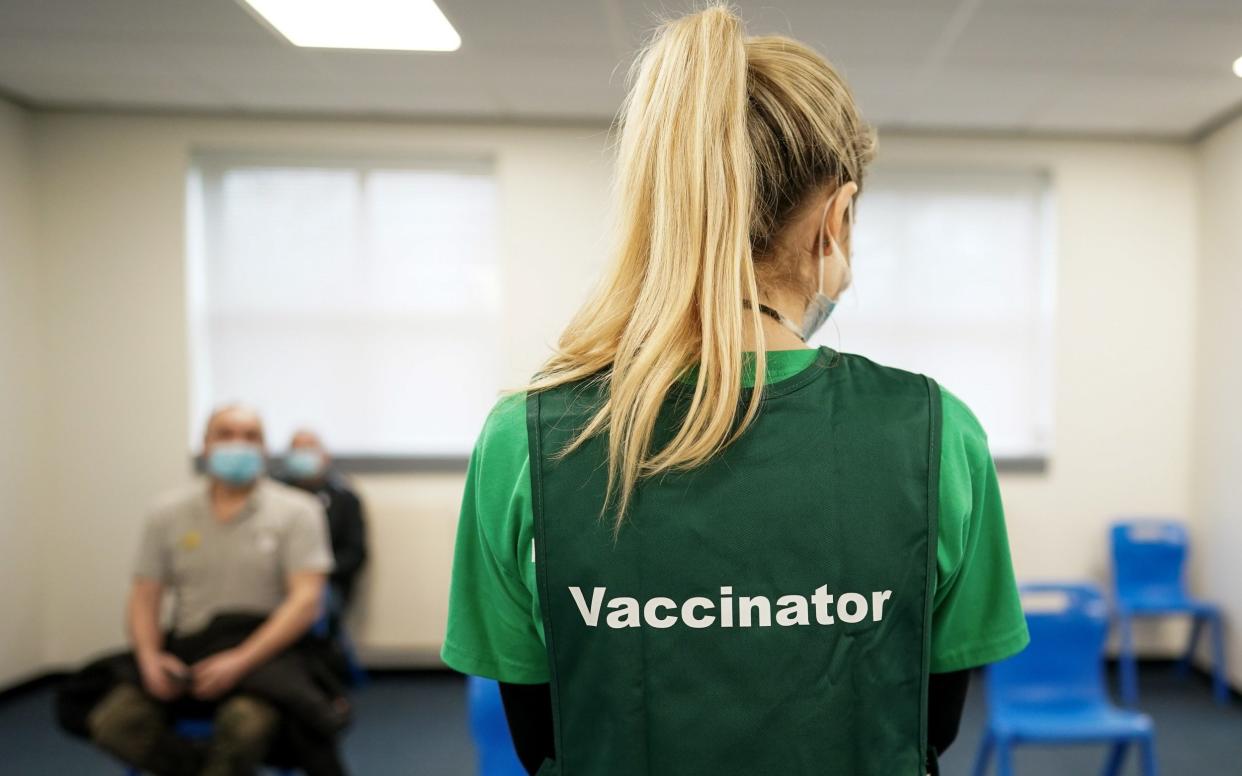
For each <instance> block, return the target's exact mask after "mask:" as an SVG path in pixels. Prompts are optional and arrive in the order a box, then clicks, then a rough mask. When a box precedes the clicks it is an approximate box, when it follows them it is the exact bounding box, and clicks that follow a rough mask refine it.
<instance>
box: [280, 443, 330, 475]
mask: <svg viewBox="0 0 1242 776" xmlns="http://www.w3.org/2000/svg"><path fill="white" fill-rule="evenodd" d="M285 473H287V474H288V475H289V476H290V477H292V478H293V479H295V480H313V479H315V478H316V477H318V476H319V475H320V474H322V473H323V454H322V453H320V452H319V451H318V450H305V449H302V450H290V451H289V454H288V455H286V456H285Z"/></svg>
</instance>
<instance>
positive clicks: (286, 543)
mask: <svg viewBox="0 0 1242 776" xmlns="http://www.w3.org/2000/svg"><path fill="white" fill-rule="evenodd" d="M207 489H208V484H207V482H206V481H200V482H198V483H196V484H194V485H193V486H191V487H188V488H185V489H183V490H180V491H177V492H175V493H172V494H169V495H168V496H166V497H164V498H162V499H160V500H159V502H158V503H157V504H156V506H155V508H154V509H153V510H152V511H151V514H150V516H149V517H148V519H147V524H146V528H145V530H144V531H143V535H142V544H141V547H140V549H139V551H138V561H137V563H136V565H135V568H134V574H135V576H138V577H142V578H145V579H152V580H155V581H157V582H160V583H162V584H163V585H164V587H165V589H167V590H170V591H171V592H172V594H173V629H174V631H175V632H176V633H178V634H185V633H193V632H194V631H197V630H200V629H202V628H203V627H205V626H206V625H207V623H209V622H210V621H211V618H212V617H214V616H215V615H217V614H220V613H224V612H230V613H241V612H245V613H251V614H261V615H262V614H269V613H271V612H272V611H273V610H274V609H276V607H277V606H279V605H280V603H281V602H282V601H283V600H284V598H285V594H286V592H287V590H286V580H287V578H288V575H289V574H292V573H294V572H298V571H317V572H322V573H325V574H326V573H328V572H329V571H331V570H332V546H331V544H330V543H329V541H328V530H327V518H326V517H325V515H324V511H323V505H322V504H320V503H319V501H318V500H317V499H316V498H314V497H313V496H311V495H309V494H306V493H303V492H302V491H299V490H297V489H295V488H291V487H289V486H287V485H282V484H280V483H279V482H275V481H273V480H269V479H267V478H263V479H261V480H260V481H259V484H258V485H256V486H255V489H254V491H253V493H252V494H251V496H250V500H249V501H248V502H247V503H246V505H245V506H244V507H243V508H242V511H241V512H240V513H239V514H238V515H237V516H236V517H234V518H233V519H232V520H230V521H228V522H221V521H219V520H216V519H215V517H214V516H213V515H212V512H211V502H210V501H209V497H208V490H207Z"/></svg>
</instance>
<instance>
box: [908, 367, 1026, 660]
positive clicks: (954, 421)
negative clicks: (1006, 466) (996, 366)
mask: <svg viewBox="0 0 1242 776" xmlns="http://www.w3.org/2000/svg"><path fill="white" fill-rule="evenodd" d="M941 396H942V410H943V412H942V417H943V424H942V437H941V453H940V536H939V542H938V545H937V552H936V566H937V584H936V593H935V600H934V603H933V611H932V654H931V670H932V672H933V673H947V672H950V671H961V670H964V669H967V668H974V667H976V666H981V665H986V664H988V663H994V662H996V661H998V660H1003V659H1004V658H1007V657H1010V656H1011V655H1015V654H1017V653H1018V652H1021V651H1022V649H1023V648H1025V647H1026V645H1027V642H1028V641H1030V637H1029V636H1028V634H1027V628H1026V618H1025V617H1024V616H1023V614H1022V604H1021V601H1020V599H1019V597H1018V589H1017V583H1016V582H1015V580H1014V573H1013V562H1012V560H1011V559H1010V555H1009V537H1008V534H1007V533H1006V530H1005V510H1004V506H1003V505H1002V503H1001V494H1000V488H999V485H998V482H997V477H996V465H995V464H994V463H993V461H992V454H991V452H990V451H989V450H988V441H987V435H986V434H985V433H984V431H983V428H982V427H981V426H980V425H979V421H978V420H977V419H976V418H975V416H974V414H973V413H971V411H970V409H969V408H967V406H966V405H965V404H963V403H962V401H961V400H960V399H958V398H957V397H956V396H954V395H952V394H951V393H949V392H948V391H945V390H943V389H941Z"/></svg>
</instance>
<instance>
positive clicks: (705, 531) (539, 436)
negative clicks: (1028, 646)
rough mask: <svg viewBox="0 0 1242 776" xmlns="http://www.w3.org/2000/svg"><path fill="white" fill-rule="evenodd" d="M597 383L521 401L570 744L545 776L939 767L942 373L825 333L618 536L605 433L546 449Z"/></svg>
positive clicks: (869, 774) (656, 485)
mask: <svg viewBox="0 0 1242 776" xmlns="http://www.w3.org/2000/svg"><path fill="white" fill-rule="evenodd" d="M602 390H603V388H602V387H601V385H600V383H598V382H593V381H583V382H580V383H577V384H574V385H567V386H561V387H558V388H556V389H552V390H549V391H543V392H535V393H531V394H530V396H529V397H528V399H527V426H528V431H529V438H530V460H531V481H532V486H533V500H534V505H533V506H534V515H535V554H536V569H537V576H538V583H539V599H540V604H541V607H542V611H543V618H544V636H545V641H546V644H547V649H548V658H549V665H550V668H551V677H552V679H551V683H552V708H553V717H554V725H555V736H556V741H555V744H556V758H557V759H556V761H555V762H552V761H549V762H547V763H545V764H544V767H543V768H542V769H541V770H540V772H539V773H540V774H559V775H560V776H606V775H611V774H616V775H617V776H642V775H643V774H655V775H658V776H663V775H665V774H668V775H670V776H695V775H697V774H702V775H703V776H728V774H738V775H739V776H740V775H741V774H746V776H768V775H769V774H781V775H782V776H785V775H790V776H792V775H795V774H834V775H836V776H915V775H916V774H918V775H919V776H921V775H922V774H923V773H925V738H926V727H927V720H926V708H927V678H928V661H929V653H930V623H931V601H932V594H933V591H934V587H935V568H936V567H935V549H936V518H937V503H938V493H937V488H938V484H939V472H938V468H939V462H940V406H941V405H940V394H939V388H938V386H937V385H936V383H935V382H933V381H932V380H930V379H929V378H926V377H923V376H921V375H914V374H911V373H908V372H903V371H900V370H897V369H890V368H887V367H882V366H879V365H877V364H875V363H873V362H871V361H868V360H867V359H865V358H862V357H859V356H853V355H844V354H838V353H835V352H834V351H832V350H829V349H827V348H821V350H820V356H819V357H818V358H816V360H815V362H814V363H813V364H812V365H811V366H810V367H808V368H806V369H804V370H803V371H801V372H799V373H798V374H796V375H794V376H792V377H789V378H787V379H785V380H781V381H779V382H776V383H772V384H769V385H768V386H766V387H765V389H764V394H765V396H764V400H763V405H762V408H761V410H760V412H759V415H758V419H757V420H756V421H755V423H754V424H753V425H752V426H751V427H750V428H749V429H747V431H746V433H745V434H744V435H743V436H742V437H741V438H740V439H739V440H737V441H736V442H735V443H734V444H732V445H730V446H729V447H728V448H726V449H725V450H724V451H723V452H722V453H721V454H719V455H718V456H717V457H716V458H714V459H713V460H711V461H710V462H709V463H707V464H705V465H704V466H702V467H700V468H697V469H694V470H692V471H688V472H683V473H675V474H667V475H662V476H659V477H656V478H653V479H649V480H645V481H643V482H642V483H641V484H640V485H639V487H638V489H637V491H636V495H635V497H634V499H633V501H632V505H631V508H630V514H629V516H628V517H627V520H626V523H625V524H624V526H623V527H622V529H621V532H620V535H619V537H618V538H617V539H616V540H615V541H614V539H613V534H612V523H611V518H610V517H605V518H604V519H603V520H602V521H601V520H600V517H599V513H600V505H601V503H602V501H603V498H604V491H605V487H606V479H607V471H606V461H607V457H606V456H607V444H606V439H605V438H604V437H602V436H597V437H595V438H594V439H591V440H590V441H588V442H587V443H585V444H584V445H583V446H582V447H580V448H579V449H578V450H576V451H574V453H572V454H571V455H569V456H567V457H565V458H563V459H561V460H559V461H557V460H554V459H553V456H554V454H555V453H556V452H557V451H559V450H561V449H562V448H563V447H564V446H565V445H566V444H567V443H568V442H570V441H571V440H572V439H573V438H574V436H575V432H576V431H577V430H578V429H580V428H582V427H583V426H584V425H585V424H586V422H587V421H588V419H589V418H590V417H591V416H592V414H593V413H594V411H595V409H596V408H597V407H598V404H599V401H600V400H601V396H602ZM692 390H693V387H692V386H690V385H681V384H679V385H677V386H675V387H674V388H673V389H672V390H671V391H670V393H669V395H668V396H667V397H666V399H665V402H664V405H663V408H662V410H661V414H660V418H659V420H658V422H657V426H656V437H655V443H656V444H657V445H662V444H664V443H665V442H666V441H667V440H668V439H670V438H671V436H672V434H673V433H674V431H675V429H676V427H677V424H678V420H679V418H680V417H682V413H683V412H684V409H685V407H686V406H687V403H688V401H689V398H690V393H691V391H692ZM749 392H750V389H747V391H746V395H745V396H744V400H745V399H747V398H749Z"/></svg>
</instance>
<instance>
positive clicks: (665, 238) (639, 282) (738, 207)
mask: <svg viewBox="0 0 1242 776" xmlns="http://www.w3.org/2000/svg"><path fill="white" fill-rule="evenodd" d="M756 46H758V47H759V49H761V50H759V51H756V50H755V49H756ZM773 46H775V50H771V49H773ZM808 55H809V57H810V59H809V60H808V59H807V57H808ZM756 58H758V59H760V60H766V61H767V62H768V65H767V66H766V69H765V70H764V72H763V73H756V72H755V69H754V66H755V60H756ZM800 63H801V64H800ZM807 63H809V67H808V65H807ZM800 69H801V71H805V72H800ZM768 71H771V72H768ZM781 71H785V72H787V73H789V74H791V75H792V78H793V81H794V83H785V82H783V81H782V78H781ZM808 72H809V73H810V75H811V81H812V82H815V83H813V88H810V89H808V88H806V86H805V85H804V84H803V85H800V84H799V83H797V81H798V79H799V78H803V77H805V75H806V73H808ZM773 79H775V81H774V80H773ZM820 82H831V83H832V84H839V85H840V90H838V89H836V87H835V86H834V87H833V88H831V89H828V90H827V91H829V92H834V93H835V94H834V96H835V97H837V98H840V96H841V94H840V93H841V92H843V94H844V97H845V98H846V100H847V102H848V105H847V106H844V107H841V106H826V105H823V104H822V103H821V104H819V105H815V104H814V103H815V102H816V101H817V100H818V99H822V98H823V96H824V93H825V91H826V90H825V89H824V88H822V83H820ZM757 86H758V87H759V88H760V92H761V93H759V94H757V93H756V87H757ZM791 90H792V92H793V93H795V94H793V95H791V94H790V93H789V92H791ZM786 107H788V108H789V110H786ZM808 110H809V111H811V112H817V111H819V112H824V113H827V114H829V119H828V121H829V122H832V123H836V122H835V119H836V118H838V117H839V116H841V115H845V114H848V116H851V117H852V118H853V122H852V124H854V125H857V126H854V127H853V130H856V131H853V134H854V135H863V134H867V132H865V131H862V130H859V127H861V126H862V125H861V122H859V121H858V120H857V114H856V112H855V110H854V108H853V100H852V98H851V97H850V96H849V93H848V90H845V89H844V85H843V84H841V83H840V80H839V79H838V78H837V77H836V74H835V73H834V72H832V69H831V67H830V66H829V65H828V64H827V63H826V62H824V61H823V60H822V59H821V58H819V57H818V55H815V54H814V52H811V51H810V50H809V49H807V48H806V47H804V46H802V45H801V44H798V43H795V42H794V41H789V40H787V39H784V38H759V39H753V40H751V41H747V39H746V38H745V36H744V31H743V29H742V24H741V21H740V20H739V19H738V18H737V17H736V16H735V15H734V14H733V13H731V12H730V11H729V10H727V9H726V8H723V7H712V8H709V9H707V10H704V11H702V12H700V13H697V14H693V15H690V16H686V17H683V18H681V19H677V20H674V21H671V22H668V23H666V24H665V25H664V26H663V27H662V28H661V29H660V31H659V33H658V34H657V36H656V37H655V39H654V40H653V42H652V43H651V44H650V45H649V46H648V48H647V49H646V51H645V52H644V53H643V55H642V57H641V58H640V59H639V60H638V61H637V62H636V74H635V76H634V80H633V85H632V87H631V90H630V92H629V95H628V97H627V99H626V102H625V105H624V107H623V109H622V132H621V136H620V141H619V148H618V158H617V177H616V182H615V186H616V192H615V195H616V199H617V205H618V212H617V222H618V235H617V245H616V247H615V249H614V255H613V260H612V263H611V266H610V270H609V272H608V274H607V276H606V277H605V278H604V281H603V282H602V283H601V284H600V286H599V288H598V289H597V290H596V292H595V293H594V294H593V295H592V297H591V298H590V299H589V300H588V301H587V303H586V304H585V305H584V306H583V307H582V309H581V310H580V311H579V312H578V314H577V315H576V316H575V318H574V319H573V320H572V321H571V322H570V324H569V326H568V327H567V328H566V330H565V332H564V333H563V334H562V336H561V339H560V341H559V343H558V345H557V348H556V353H555V354H554V355H553V356H552V358H550V359H549V360H548V362H547V363H546V364H545V365H544V367H543V368H542V369H541V371H540V373H539V374H538V375H537V376H536V378H535V379H534V381H533V382H532V383H531V384H530V385H528V386H526V390H528V391H538V390H545V389H548V388H551V387H554V386H557V385H561V384H564V383H569V382H574V381H577V380H580V379H583V378H586V377H590V376H592V375H596V374H599V373H602V374H603V379H605V380H606V381H607V391H606V399H605V401H604V403H603V404H602V406H601V407H600V408H599V410H598V412H597V413H596V414H595V415H594V417H593V418H592V419H591V420H590V422H589V423H588V424H587V426H586V427H585V428H584V429H582V431H581V433H580V434H579V436H578V437H577V438H576V439H575V441H574V442H573V443H572V444H571V445H569V446H568V447H567V448H566V449H565V450H563V451H561V455H565V454H568V453H569V452H571V451H572V450H574V449H575V448H576V447H577V446H578V445H580V444H581V443H582V442H583V441H584V440H586V439H588V438H590V437H592V436H593V435H595V434H599V433H607V435H608V456H609V458H608V494H609V502H608V503H605V505H604V508H605V510H607V509H608V507H609V506H610V505H612V504H613V503H614V501H615V508H616V518H615V520H616V522H615V525H616V528H617V529H618V530H619V528H620V525H621V523H622V521H623V519H624V516H625V513H626V510H627V508H628V506H629V503H630V501H631V499H632V497H633V492H634V488H635V487H636V484H637V483H638V481H639V480H641V479H643V478H646V477H649V476H652V475H655V474H658V473H661V472H665V471H680V470H688V469H693V468H695V467H697V466H699V465H701V464H703V463H705V462H706V461H708V460H709V459H711V458H712V457H713V456H715V455H716V454H717V453H719V452H720V451H721V450H722V449H723V448H724V447H725V446H727V445H728V444H730V443H732V442H733V441H734V440H735V439H736V438H737V437H738V436H740V435H741V434H742V433H743V432H744V431H745V429H746V427H747V426H748V425H749V424H750V423H751V422H752V421H753V420H754V418H755V416H756V414H757V412H758V410H759V406H760V399H761V396H762V390H763V384H764V372H765V370H766V357H765V352H764V350H763V348H761V347H760V348H758V349H757V351H756V353H755V364H754V368H755V390H754V391H753V392H752V394H751V396H750V399H749V401H748V402H747V403H746V406H745V408H744V411H743V412H742V413H741V416H740V417H739V414H738V411H739V409H740V408H739V403H740V402H741V399H742V385H741V383H742V369H743V352H744V351H743V347H744V346H743V343H744V341H745V340H744V335H743V332H744V327H749V329H750V330H751V333H752V335H753V338H754V341H755V342H762V341H763V336H762V324H761V320H760V318H759V315H760V313H759V312H758V311H757V310H751V309H746V308H744V307H743V305H742V300H743V299H759V298H760V293H759V290H760V289H759V286H760V280H761V278H760V275H761V274H763V273H765V271H766V272H767V274H770V275H772V277H773V282H777V281H776V280H775V278H776V277H778V276H782V275H788V274H789V273H788V271H787V268H778V267H776V266H775V265H777V264H780V263H781V262H780V261H779V259H780V257H778V256H776V255H775V254H774V252H773V251H772V250H771V248H772V244H773V243H772V238H773V236H774V235H775V233H776V231H777V230H778V229H779V228H780V227H781V226H783V223H782V222H783V221H785V220H788V219H789V218H790V217H791V216H792V213H793V208H791V207H789V202H790V198H791V197H797V198H799V199H801V198H803V197H804V196H805V195H806V194H808V193H810V189H811V188H813V187H818V186H824V185H830V184H832V183H834V182H835V183H837V184H839V183H841V182H843V180H845V179H852V180H856V181H858V182H860V183H861V172H862V170H861V166H862V163H865V158H863V157H864V156H866V154H863V155H860V154H858V153H856V150H857V149H855V148H854V147H853V146H854V145H857V143H856V142H855V143H847V142H845V141H843V140H842V139H841V138H840V137H837V135H839V134H842V133H841V132H839V130H840V129H841V127H840V126H836V127H830V128H829V127H825V121H824V120H821V119H818V118H815V117H814V116H803V115H795V114H803V113H804V112H806V111H808ZM791 111H792V112H791ZM825 130H826V131H825ZM811 135H819V137H811ZM825 136H828V137H825ZM868 138H869V135H868ZM791 144H792V147H791ZM845 145H850V146H851V148H849V149H844V150H845V151H846V154H845V155H846V156H848V157H849V159H848V160H846V161H847V162H848V163H849V164H848V165H847V166H849V167H852V168H856V169H854V170H852V172H853V175H849V172H847V171H844V170H843V162H842V154H841V153H840V151H841V150H842V149H843V148H844V146H845ZM866 145H867V147H868V148H869V147H870V141H869V139H868V140H867V142H866ZM855 162H856V164H855ZM795 164H796V165H803V166H804V169H803V171H801V172H798V171H794V172H791V171H790V170H789V169H788V168H789V167H790V165H795ZM847 176H848V177H847ZM769 265H771V266H769ZM695 365H697V366H698V379H697V382H696V383H695V386H694V392H693V395H692V398H691V400H690V403H689V405H688V408H687V410H686V413H685V416H684V418H682V419H681V425H680V428H679V429H678V431H677V433H676V434H675V435H674V437H673V438H672V440H671V441H669V442H668V443H667V444H666V445H664V446H663V447H662V448H661V449H658V450H652V449H651V448H652V436H653V432H654V428H655V421H656V416H657V414H658V412H659V410H660V407H661V405H662V403H663V401H664V398H665V396H666V394H667V393H668V390H669V388H670V387H671V386H672V385H673V383H674V382H675V381H676V380H677V379H678V377H679V376H681V375H683V374H684V373H685V372H686V371H687V369H688V368H690V367H692V366H695Z"/></svg>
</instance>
